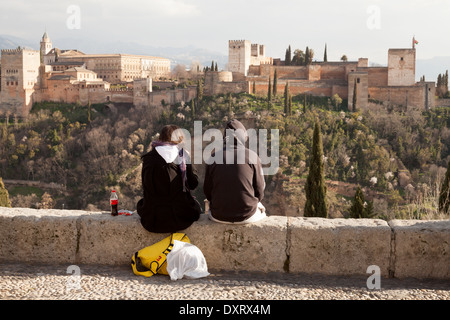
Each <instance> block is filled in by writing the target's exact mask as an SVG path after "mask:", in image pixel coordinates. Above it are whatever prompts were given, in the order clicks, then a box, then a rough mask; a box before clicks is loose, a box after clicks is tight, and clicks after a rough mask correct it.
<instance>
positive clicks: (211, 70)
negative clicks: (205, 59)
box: [211, 60, 214, 71]
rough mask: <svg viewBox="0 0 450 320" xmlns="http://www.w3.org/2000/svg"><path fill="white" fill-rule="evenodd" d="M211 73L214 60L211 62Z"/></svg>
mask: <svg viewBox="0 0 450 320" xmlns="http://www.w3.org/2000/svg"><path fill="white" fill-rule="evenodd" d="M211 71H214V60H213V61H211Z"/></svg>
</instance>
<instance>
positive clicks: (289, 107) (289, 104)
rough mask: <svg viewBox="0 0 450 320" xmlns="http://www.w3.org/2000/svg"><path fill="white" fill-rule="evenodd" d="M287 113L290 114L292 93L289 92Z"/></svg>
mask: <svg viewBox="0 0 450 320" xmlns="http://www.w3.org/2000/svg"><path fill="white" fill-rule="evenodd" d="M288 96H289V103H288V110H287V111H288V115H292V95H291V94H290V93H289V95H288Z"/></svg>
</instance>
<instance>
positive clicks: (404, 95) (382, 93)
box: [369, 86, 434, 108]
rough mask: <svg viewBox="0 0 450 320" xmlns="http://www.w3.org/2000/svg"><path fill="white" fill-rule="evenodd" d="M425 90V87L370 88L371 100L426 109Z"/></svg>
mask: <svg viewBox="0 0 450 320" xmlns="http://www.w3.org/2000/svg"><path fill="white" fill-rule="evenodd" d="M425 90H426V87H425V86H409V87H403V86H396V87H393V86H391V87H371V88H369V98H370V99H375V100H379V101H385V102H386V103H391V104H394V105H403V106H406V105H407V106H409V107H415V108H424V103H425V102H424V101H425ZM431 95H432V92H431V91H430V96H431ZM433 98H434V96H433ZM430 107H431V106H430Z"/></svg>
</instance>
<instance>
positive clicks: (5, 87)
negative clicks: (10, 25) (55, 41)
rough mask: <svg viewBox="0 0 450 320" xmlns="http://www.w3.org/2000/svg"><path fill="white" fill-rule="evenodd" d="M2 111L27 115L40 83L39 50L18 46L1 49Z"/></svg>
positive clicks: (0, 103)
mask: <svg viewBox="0 0 450 320" xmlns="http://www.w3.org/2000/svg"><path fill="white" fill-rule="evenodd" d="M1 66H2V68H1V82H2V83H1V91H0V111H3V112H5V111H7V112H11V113H15V114H17V115H18V116H26V115H27V114H28V112H29V111H30V109H31V106H32V102H33V101H32V95H33V93H34V90H35V85H36V84H38V83H39V66H40V59H39V51H37V50H30V49H25V48H21V47H18V48H17V49H4V50H2V51H1Z"/></svg>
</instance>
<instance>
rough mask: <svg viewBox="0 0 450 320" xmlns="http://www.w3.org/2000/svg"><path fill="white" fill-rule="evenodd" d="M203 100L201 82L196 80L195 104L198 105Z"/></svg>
mask: <svg viewBox="0 0 450 320" xmlns="http://www.w3.org/2000/svg"><path fill="white" fill-rule="evenodd" d="M202 99H203V82H202V80H198V82H197V102H198V104H200V102H201V100H202Z"/></svg>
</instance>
